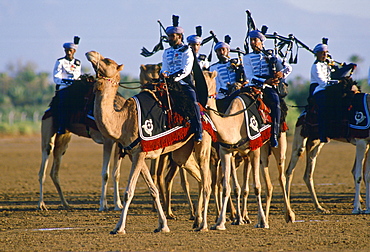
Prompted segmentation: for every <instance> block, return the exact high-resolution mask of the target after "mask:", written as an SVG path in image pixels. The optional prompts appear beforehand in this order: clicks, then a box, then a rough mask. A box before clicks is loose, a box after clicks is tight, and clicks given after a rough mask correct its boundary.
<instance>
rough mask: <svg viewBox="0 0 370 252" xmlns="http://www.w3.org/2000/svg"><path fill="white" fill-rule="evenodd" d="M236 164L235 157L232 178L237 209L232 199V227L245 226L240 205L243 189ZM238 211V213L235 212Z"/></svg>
mask: <svg viewBox="0 0 370 252" xmlns="http://www.w3.org/2000/svg"><path fill="white" fill-rule="evenodd" d="M236 169H237V167H236V164H235V157H233V159H232V163H231V178H232V181H233V185H234V196H235V200H236V209H235V208H234V204H233V202H232V200H231V198H230V200H229V205H230V211H231V216H232V217H231V218H232V220H233V222H232V225H243V224H244V221H243V218H242V214H241V205H240V195H241V187H240V185H239V181H238V177H237V174H236ZM235 210H236V212H235Z"/></svg>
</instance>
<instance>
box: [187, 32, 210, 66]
mask: <svg viewBox="0 0 370 252" xmlns="http://www.w3.org/2000/svg"><path fill="white" fill-rule="evenodd" d="M201 29H202V27H201V26H197V27H196V33H197V34H196V35H190V36H188V37H187V38H186V41H187V42H188V45H189V46H190V47H191V49H192V50H193V52H194V54H195V55H196V58H197V60H198V63H199V66H200V68H201V69H202V70H205V69H208V68H209V61H208V59H207V55H205V54H199V49H200V47H201V43H202V41H203V39H202V37H201V36H202V30H201Z"/></svg>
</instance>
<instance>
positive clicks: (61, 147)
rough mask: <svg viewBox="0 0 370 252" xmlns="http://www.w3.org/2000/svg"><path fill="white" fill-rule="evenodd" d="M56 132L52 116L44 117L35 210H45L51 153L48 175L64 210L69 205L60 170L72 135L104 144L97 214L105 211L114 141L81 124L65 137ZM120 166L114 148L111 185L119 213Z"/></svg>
mask: <svg viewBox="0 0 370 252" xmlns="http://www.w3.org/2000/svg"><path fill="white" fill-rule="evenodd" d="M56 132H57V129H56V128H55V127H54V123H53V117H52V116H50V117H46V118H43V120H42V122H41V151H42V161H41V166H40V171H39V183H40V198H39V202H38V208H39V209H40V210H48V209H47V207H46V204H45V202H44V182H45V177H46V176H45V175H46V169H47V166H48V162H49V157H50V153H53V157H54V160H53V165H52V169H51V172H50V176H51V178H52V180H53V182H54V185H55V187H56V189H57V191H58V194H59V197H60V200H61V202H62V205H63V207H64V208H66V209H70V208H71V206H70V205H69V204H68V202H67V200H66V199H65V197H64V194H63V191H62V188H61V186H60V181H59V168H60V164H61V161H62V156H63V155H64V154H65V152H66V151H67V148H68V143H69V142H70V140H71V137H72V133H73V134H76V135H78V136H82V137H86V138H91V139H92V140H93V141H94V142H96V143H98V144H103V166H102V190H101V197H100V207H99V211H104V210H108V204H107V199H106V193H107V185H108V179H109V164H110V158H111V153H112V149H113V146H114V141H113V140H111V139H109V138H106V137H103V136H102V134H101V133H100V132H99V131H98V130H95V129H94V128H91V127H90V128H89V131H88V130H87V126H86V125H85V124H82V123H73V124H71V125H70V127H69V128H68V131H67V132H66V133H65V134H57V133H56ZM120 164H121V158H120V157H119V149H118V147H117V146H116V149H115V151H114V164H113V167H114V169H113V170H112V178H113V184H114V210H120V209H121V208H122V203H121V199H120V196H119V179H120Z"/></svg>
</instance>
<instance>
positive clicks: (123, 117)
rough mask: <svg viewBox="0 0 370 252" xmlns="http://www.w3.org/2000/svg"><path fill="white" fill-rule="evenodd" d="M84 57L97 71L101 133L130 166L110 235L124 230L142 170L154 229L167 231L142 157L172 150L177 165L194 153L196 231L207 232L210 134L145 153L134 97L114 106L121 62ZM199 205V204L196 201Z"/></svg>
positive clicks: (97, 116) (95, 54) (92, 54)
mask: <svg viewBox="0 0 370 252" xmlns="http://www.w3.org/2000/svg"><path fill="white" fill-rule="evenodd" d="M86 57H87V59H88V60H89V61H90V62H91V64H92V66H93V68H94V69H95V72H96V73H97V81H96V84H95V106H94V116H95V119H96V122H97V125H98V128H99V130H100V132H101V133H102V134H103V135H104V136H105V137H109V138H111V139H113V140H114V141H116V142H119V143H120V144H121V145H122V146H124V149H125V151H126V152H127V153H128V154H129V155H130V157H131V161H132V165H131V171H130V175H129V179H128V185H127V188H126V191H125V194H124V200H123V209H122V213H121V216H120V219H119V221H118V223H117V224H116V227H115V228H114V229H113V231H112V232H111V233H112V234H125V233H126V218H127V212H128V207H129V205H130V203H131V201H132V198H133V196H134V191H135V187H136V183H137V179H138V176H139V174H140V173H141V174H142V176H143V178H144V180H145V182H146V183H147V186H148V187H149V190H150V194H151V196H152V197H153V200H154V202H155V207H156V209H157V212H158V221H159V225H158V228H156V229H155V230H154V232H169V231H170V229H169V227H168V225H167V219H166V217H165V214H164V211H163V208H162V206H161V204H160V199H159V192H158V189H157V188H156V186H155V184H154V182H153V179H152V177H151V175H150V172H149V168H148V167H147V165H146V164H145V159H146V158H150V159H156V158H157V157H159V156H160V155H162V154H165V153H169V152H173V153H172V158H173V160H174V161H175V162H176V163H177V164H178V165H185V166H186V163H187V161H188V159H189V156H190V155H191V153H192V151H193V150H194V152H195V154H194V155H195V158H196V161H197V164H199V167H200V168H199V169H200V171H201V177H202V191H201V196H202V199H203V208H204V210H203V214H202V216H200V211H198V212H197V214H198V216H197V218H196V222H198V223H200V224H199V225H198V228H197V229H196V230H197V231H207V230H208V223H207V211H208V202H209V197H210V192H211V189H210V187H211V182H210V171H209V155H210V145H211V136H210V135H209V134H208V133H206V131H204V132H203V141H202V142H200V143H197V144H195V143H194V141H193V134H191V135H190V136H189V137H188V138H187V139H185V140H183V141H180V142H177V143H175V144H173V145H170V146H167V147H164V148H160V149H157V150H153V151H148V152H144V151H143V150H142V147H141V144H140V143H138V144H135V143H137V141H138V140H137V139H138V136H139V132H138V115H137V113H138V111H137V107H136V103H135V101H134V99H132V98H130V99H128V100H126V101H124V104H123V105H122V107H120V108H114V106H113V104H114V94H115V93H116V91H117V89H118V83H119V79H120V74H119V72H120V71H121V70H122V69H123V65H118V64H117V63H116V62H115V61H113V60H111V59H109V58H104V57H103V56H102V55H101V54H100V53H98V52H96V51H90V52H87V53H86ZM199 205H200V204H199Z"/></svg>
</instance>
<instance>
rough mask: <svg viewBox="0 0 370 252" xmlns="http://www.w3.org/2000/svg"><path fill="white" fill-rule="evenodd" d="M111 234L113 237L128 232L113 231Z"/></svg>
mask: <svg viewBox="0 0 370 252" xmlns="http://www.w3.org/2000/svg"><path fill="white" fill-rule="evenodd" d="M109 234H112V235H115V234H126V231H125V230H123V231H117V230H113V231H110V233H109Z"/></svg>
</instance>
